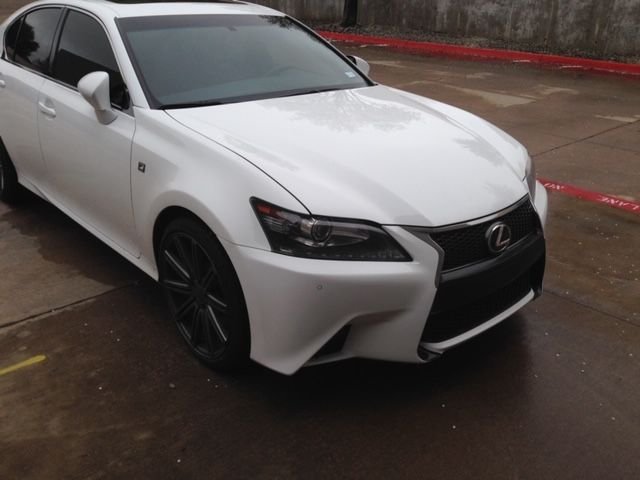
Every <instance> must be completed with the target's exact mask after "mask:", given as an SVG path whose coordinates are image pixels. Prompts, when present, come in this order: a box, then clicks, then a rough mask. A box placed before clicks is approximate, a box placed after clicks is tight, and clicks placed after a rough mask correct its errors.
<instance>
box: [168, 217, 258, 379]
mask: <svg viewBox="0 0 640 480" xmlns="http://www.w3.org/2000/svg"><path fill="white" fill-rule="evenodd" d="M158 265H159V269H160V283H161V285H162V287H163V290H164V293H165V296H166V298H167V301H168V304H169V309H170V312H171V315H172V317H173V320H174V321H175V323H176V326H177V327H178V331H179V332H180V334H181V335H182V337H183V339H184V340H185V342H186V343H187V345H188V347H189V349H190V350H191V352H192V353H193V354H194V355H195V356H196V357H197V358H198V359H199V360H201V361H203V362H204V363H206V364H208V365H209V366H211V367H213V368H216V369H221V370H232V369H235V368H237V367H240V366H242V365H243V364H244V363H245V362H246V361H247V360H248V357H249V342H250V340H249V322H248V316H247V311H246V306H245V303H244V297H243V295H242V289H241V287H240V282H239V281H238V277H237V275H236V273H235V270H234V269H233V266H232V264H231V261H230V260H229V258H228V256H227V255H226V252H225V251H224V249H223V248H222V245H221V244H220V242H219V241H218V240H217V238H216V237H215V236H214V235H213V233H211V231H210V230H209V229H208V228H206V227H205V226H204V225H202V224H201V223H200V222H198V221H196V220H193V219H190V218H181V219H178V220H175V221H173V222H172V223H171V224H170V225H169V227H168V228H167V229H166V231H165V233H164V235H163V237H162V240H161V242H160V249H159V251H158Z"/></svg>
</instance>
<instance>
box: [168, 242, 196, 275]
mask: <svg viewBox="0 0 640 480" xmlns="http://www.w3.org/2000/svg"><path fill="white" fill-rule="evenodd" d="M173 244H174V245H175V246H176V251H177V252H178V256H179V257H180V260H182V261H183V262H184V265H185V267H186V268H185V270H186V271H187V272H189V274H192V273H193V271H194V270H193V265H191V259H190V255H189V254H188V253H187V251H186V250H185V248H184V245H183V244H182V240H181V239H180V237H178V236H176V237H175V238H174V240H173Z"/></svg>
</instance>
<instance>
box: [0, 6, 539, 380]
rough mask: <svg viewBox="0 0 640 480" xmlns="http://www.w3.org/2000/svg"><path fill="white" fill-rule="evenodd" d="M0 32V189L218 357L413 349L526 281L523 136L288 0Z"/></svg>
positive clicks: (169, 9) (482, 321)
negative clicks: (433, 95) (146, 291)
mask: <svg viewBox="0 0 640 480" xmlns="http://www.w3.org/2000/svg"><path fill="white" fill-rule="evenodd" d="M0 39H1V42H2V43H1V45H0V46H1V51H2V58H1V59H0V198H1V199H2V200H3V201H6V202H15V201H16V200H17V199H18V197H19V196H20V193H21V190H22V189H23V188H26V189H28V190H30V191H32V192H34V193H35V194H37V195H39V196H40V197H42V198H44V199H46V200H47V201H49V202H51V203H52V204H54V205H55V206H56V207H58V208H60V209H61V210H62V211H63V212H65V213H66V214H67V215H69V216H70V217H71V218H73V219H74V220H75V221H77V222H78V223H80V224H81V225H82V226H84V227H85V228H86V229H87V230H89V231H90V232H91V233H93V234H94V235H95V236H97V237H99V238H100V239H101V240H103V241H104V242H105V243H106V244H107V245H109V246H110V247H111V248H113V249H115V250H116V251H117V252H119V253H120V254H121V255H122V256H124V257H125V258H126V259H128V260H129V261H130V262H132V263H133V264H135V265H137V266H138V267H139V268H140V269H142V270H143V271H144V272H146V273H147V274H148V275H150V276H151V277H153V278H154V279H157V280H158V281H159V282H160V284H161V285H162V288H163V290H164V292H165V294H166V299H167V302H168V309H169V311H170V312H171V317H172V318H173V321H175V323H176V325H177V327H178V331H179V332H180V334H181V335H182V337H184V340H185V342H186V344H187V345H188V347H189V349H190V350H191V351H192V352H193V354H194V355H195V356H196V357H197V358H198V359H200V360H201V361H203V362H205V363H207V364H208V365H210V366H212V367H214V368H218V369H231V368H236V367H238V366H240V365H242V364H243V363H244V362H246V361H247V360H248V359H249V358H251V359H253V360H255V361H256V362H258V363H260V364H263V365H266V366H267V367H269V368H271V369H274V370H276V371H278V372H282V373H285V374H292V373H294V372H296V371H297V370H298V369H299V368H301V367H302V366H305V365H312V364H317V363H323V362H329V361H335V360H341V359H345V358H350V357H361V358H371V359H381V360H388V361H398V362H413V363H422V362H427V361H429V360H431V359H433V358H435V357H437V356H439V355H441V354H442V353H444V352H445V351H447V350H448V349H450V348H452V347H455V346H456V345H459V344H461V343H463V342H465V341H467V340H469V339H470V338H472V337H475V336H476V335H478V334H480V333H482V332H484V331H485V330H487V329H489V328H491V327H492V326H494V325H496V324H498V323H499V322H501V321H503V320H505V319H506V318H507V317H509V316H511V315H512V314H513V313H514V312H516V311H517V310H519V309H520V308H522V307H523V306H524V305H525V304H527V303H529V302H530V301H531V300H533V299H534V298H535V297H537V296H538V295H540V293H541V290H542V280H543V274H544V265H545V238H544V231H543V226H544V223H545V220H546V216H547V196H546V193H545V191H544V189H543V187H542V186H541V185H540V184H539V183H537V182H536V180H535V173H534V168H533V165H532V163H531V159H530V158H529V155H528V154H527V152H526V150H525V149H524V148H523V147H522V146H521V145H520V144H519V143H518V142H516V141H515V140H513V139H512V138H511V137H510V136H508V135H507V134H505V133H503V132H502V131H500V130H499V129H497V128H496V127H494V126H492V125H490V124H489V123H487V122H486V121H484V120H481V119H480V118H478V117H475V116H474V115H471V114H469V113H466V112H464V111H461V110H459V109H457V108H454V107H451V106H448V105H445V104H442V103H439V102H436V101H434V100H430V99H427V98H423V97H419V96H416V95H412V94H410V93H407V92H403V91H400V90H395V89H393V88H388V87H385V86H382V85H378V84H377V83H375V82H374V81H372V80H371V79H370V78H369V77H368V76H367V75H368V70H369V67H368V65H367V63H366V62H365V61H364V60H362V59H359V58H356V57H346V56H344V55H343V54H341V53H340V52H339V51H337V50H336V49H335V48H334V47H332V46H331V45H330V44H329V43H327V42H325V41H324V40H322V39H321V38H319V37H318V36H317V35H316V34H314V32H313V31H311V30H310V29H308V28H306V27H305V26H304V25H302V24H300V23H299V22H297V21H296V20H294V19H292V18H290V17H288V16H286V15H284V14H282V13H279V12H276V11H274V10H271V9H268V8H264V7H260V6H256V5H252V4H249V3H245V2H236V1H217V2H214V1H212V2H207V3H204V2H193V3H185V2H179V1H176V2H173V3H158V2H151V1H149V3H145V1H144V0H45V1H40V2H37V3H33V4H30V5H28V6H26V7H24V8H23V9H21V10H19V11H18V12H16V13H15V14H14V15H13V16H11V17H10V18H9V19H8V20H7V21H6V22H5V23H4V24H3V25H2V26H1V27H0Z"/></svg>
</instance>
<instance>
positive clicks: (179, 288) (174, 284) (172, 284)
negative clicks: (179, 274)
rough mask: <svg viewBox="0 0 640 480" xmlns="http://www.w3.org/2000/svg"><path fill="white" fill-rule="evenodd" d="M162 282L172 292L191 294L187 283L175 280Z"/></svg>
mask: <svg viewBox="0 0 640 480" xmlns="http://www.w3.org/2000/svg"><path fill="white" fill-rule="evenodd" d="M163 284H164V286H165V287H167V288H168V289H169V290H171V291H172V292H176V293H181V294H184V295H191V287H190V286H189V284H187V283H183V282H179V281H177V280H164V281H163Z"/></svg>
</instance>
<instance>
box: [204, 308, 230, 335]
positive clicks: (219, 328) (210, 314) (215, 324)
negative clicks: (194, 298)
mask: <svg viewBox="0 0 640 480" xmlns="http://www.w3.org/2000/svg"><path fill="white" fill-rule="evenodd" d="M207 316H208V317H209V321H210V324H211V326H213V329H214V331H215V332H216V335H217V336H218V338H219V339H220V341H221V342H222V343H227V340H228V337H227V334H226V333H225V331H224V329H223V328H222V325H220V322H219V321H218V318H217V317H216V314H215V312H214V311H213V308H212V307H211V305H207Z"/></svg>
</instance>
